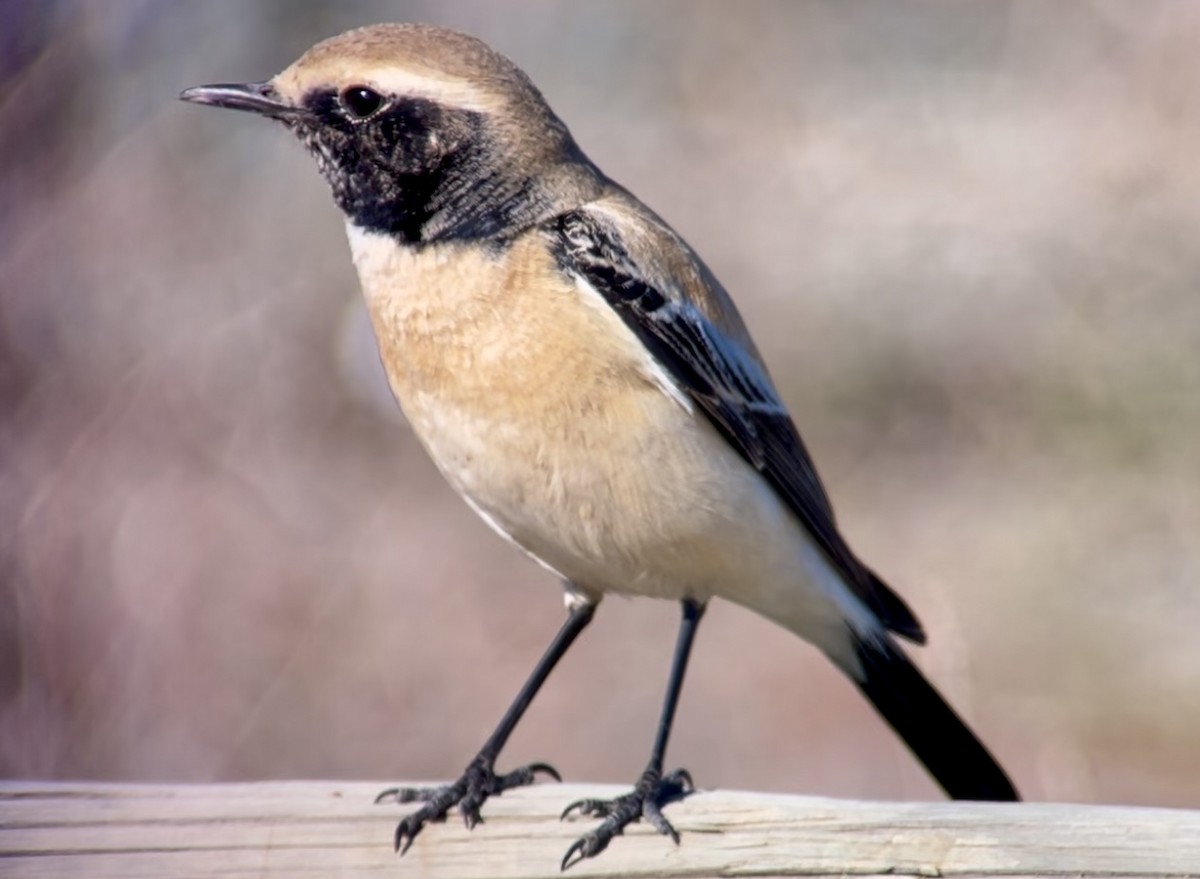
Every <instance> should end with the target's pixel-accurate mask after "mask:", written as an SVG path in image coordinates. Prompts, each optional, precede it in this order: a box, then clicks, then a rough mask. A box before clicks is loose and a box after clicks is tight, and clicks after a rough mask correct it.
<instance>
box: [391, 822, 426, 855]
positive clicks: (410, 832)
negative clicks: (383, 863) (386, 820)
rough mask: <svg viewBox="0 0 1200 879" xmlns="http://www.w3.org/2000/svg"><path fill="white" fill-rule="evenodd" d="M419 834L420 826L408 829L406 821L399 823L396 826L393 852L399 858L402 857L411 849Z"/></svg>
mask: <svg viewBox="0 0 1200 879" xmlns="http://www.w3.org/2000/svg"><path fill="white" fill-rule="evenodd" d="M420 832H421V825H419V824H418V825H417V826H416V827H415V828H414V827H410V826H409V824H408V822H407V821H401V822H400V823H399V824H397V825H396V839H395V851H396V854H398V855H400V857H404V853H405V852H407V851H408V850H409V849H410V848H412V844H413V840H414V839H416V838H417V834H418V833H420Z"/></svg>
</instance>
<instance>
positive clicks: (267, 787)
mask: <svg viewBox="0 0 1200 879" xmlns="http://www.w3.org/2000/svg"><path fill="white" fill-rule="evenodd" d="M379 789H380V785H377V784H363V783H344V784H343V783H336V782H283V783H258V784H213V785H127V784H63V783H15V782H4V783H0V875H2V876H5V877H22V879H24V877H30V879H33V877H37V879H51V877H68V876H88V877H95V879H107V877H122V879H140V877H155V879H158V877H165V876H169V877H190V876H197V877H198V876H206V877H207V876H219V877H227V879H240V877H251V876H254V877H270V876H298V877H326V876H329V877H355V876H365V875H369V874H386V875H388V876H397V877H403V876H422V877H445V879H474V877H481V879H482V877H488V879H493V877H496V879H518V877H530V879H533V877H547V879H548V877H555V876H558V875H560V874H559V872H558V863H559V859H560V858H561V857H562V854H563V852H564V851H565V850H566V848H567V846H569V845H570V843H571V842H572V841H573V840H574V839H575V837H576V836H577V835H578V834H580V833H581V832H583V831H584V830H586V829H587V827H589V826H590V823H589V822H584V821H574V822H559V820H558V815H559V813H560V812H561V811H562V809H563V807H564V805H565V804H566V803H568V802H570V801H572V800H574V799H577V798H579V797H584V796H597V795H600V796H603V795H611V794H612V793H615V792H619V790H620V789H619V788H604V787H594V786H586V787H585V786H578V785H539V786H537V787H532V788H527V789H524V790H519V791H513V792H510V793H508V794H505V795H504V796H503V797H500V798H497V799H495V800H492V801H490V802H489V803H488V804H487V807H486V809H485V817H486V819H487V820H486V823H485V824H483V825H482V826H480V827H478V828H476V830H475V831H473V832H468V831H467V830H466V829H465V828H463V826H462V825H461V823H459V822H458V821H456V820H454V821H449V822H447V823H446V824H444V825H436V826H433V827H430V828H428V829H426V831H425V832H423V833H422V834H421V835H420V837H418V839H417V841H416V843H415V844H414V845H413V848H412V850H411V851H410V852H409V853H408V854H407V855H406V856H405V857H404V858H403V859H398V858H397V857H396V855H395V854H393V853H392V851H391V846H390V839H391V833H392V829H393V827H394V823H395V818H396V817H397V816H398V815H400V814H402V812H401V811H400V810H399V809H398V808H397V807H395V806H390V807H389V806H374V805H372V802H371V800H372V798H373V796H374V794H375V793H376V792H377V791H378V790H379ZM669 815H670V817H671V819H672V821H673V822H674V824H675V826H676V827H677V828H678V829H679V831H680V832H681V833H682V834H683V844H682V845H681V846H679V847H678V848H676V847H675V846H673V845H671V843H670V842H669V841H668V840H666V839H664V838H662V837H659V836H657V835H656V834H655V833H654V832H653V831H652V830H649V829H647V828H645V827H640V826H639V827H636V828H633V829H631V830H630V832H629V833H628V834H627V836H626V837H624V838H622V839H618V840H617V841H616V842H614V843H613V845H612V846H611V847H610V848H609V850H608V851H606V852H605V853H604V854H603V855H602V856H601V857H600V858H598V859H596V860H594V861H588V862H585V863H583V864H580V865H578V866H576V867H574V868H573V869H572V870H571V873H572V874H574V875H596V876H630V877H652V876H688V877H706V876H713V877H716V876H763V877H769V876H797V875H805V876H835V875H836V876H843V875H879V874H890V875H893V876H894V875H919V876H1065V875H1071V876H1116V875H1125V876H1171V877H1185V876H1186V877H1200V812H1194V811H1182V810H1172V809H1140V808H1119V807H1099V806H1072V805H1053V804H1037V803H1024V804H985V803H950V802H937V803H875V802H852V801H846V800H829V799H816V798H811V797H787V796H768V795H764V794H752V793H734V792H727V791H720V792H704V793H700V794H697V795H695V796H693V797H691V798H689V799H688V800H686V801H685V802H682V803H677V804H675V805H673V806H671V807H670V811H669Z"/></svg>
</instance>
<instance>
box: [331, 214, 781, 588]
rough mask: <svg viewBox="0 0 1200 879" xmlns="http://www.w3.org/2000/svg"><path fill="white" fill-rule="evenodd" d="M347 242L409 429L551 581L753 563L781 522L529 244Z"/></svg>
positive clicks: (651, 582) (700, 582)
mask: <svg viewBox="0 0 1200 879" xmlns="http://www.w3.org/2000/svg"><path fill="white" fill-rule="evenodd" d="M350 237H351V244H352V247H353V250H354V255H355V263H356V265H357V267H358V270H359V273H360V277H361V280H362V285H363V291H364V294H365V296H366V301H367V304H368V307H369V310H370V313H371V318H372V322H373V324H374V327H375V332H376V335H377V338H378V342H379V348H380V354H381V357H382V361H383V364H384V367H385V369H386V371H387V375H388V379H389V381H390V383H391V386H392V389H393V391H394V392H395V395H396V397H397V399H398V401H399V402H400V405H401V407H402V409H403V410H404V413H405V415H406V417H407V418H408V420H409V422H410V423H411V425H412V428H413V430H414V431H415V432H416V434H417V436H418V437H419V438H420V440H421V442H422V444H423V445H424V446H425V448H426V449H427V450H428V452H429V454H430V455H431V456H432V458H433V460H434V461H435V462H436V463H437V465H438V467H439V469H440V470H441V471H442V473H443V474H444V475H445V476H446V478H447V479H448V480H449V481H450V483H451V484H452V485H453V486H454V487H455V488H456V489H457V490H458V491H459V492H460V493H462V494H464V495H465V496H466V497H467V498H468V499H469V500H470V502H471V503H472V505H473V506H475V507H476V508H477V509H478V510H479V511H480V512H481V513H482V514H483V515H484V518H485V519H487V520H488V521H489V522H490V524H492V525H493V526H494V527H496V528H497V529H498V530H500V531H502V532H503V533H505V534H506V535H507V536H508V537H510V538H511V539H512V540H514V541H515V542H516V543H518V544H519V545H520V546H522V547H523V548H525V549H526V550H527V551H528V552H530V553H531V554H533V555H534V556H536V557H537V558H539V559H540V560H541V561H543V562H544V563H546V564H547V565H549V566H550V567H552V568H553V569H555V570H557V571H559V572H560V573H562V574H563V575H564V576H566V577H569V578H571V579H573V580H575V581H576V582H578V583H579V584H580V585H583V586H586V587H591V588H595V589H597V590H598V591H607V590H610V589H611V590H618V591H628V592H637V593H644V594H651V595H662V596H665V597H677V596H678V594H680V593H681V592H683V591H686V590H691V591H693V592H700V593H703V592H704V591H705V589H704V581H705V580H706V579H712V578H717V579H720V578H723V577H727V576H729V575H730V574H731V573H732V570H733V569H734V568H735V567H736V566H737V565H738V564H740V563H741V562H742V561H743V559H742V558H739V557H740V556H744V555H745V554H748V553H751V552H760V550H758V548H757V547H758V545H759V544H760V543H761V536H762V535H761V528H763V527H767V528H769V529H770V528H791V527H793V526H792V525H791V524H790V522H788V521H785V520H786V519H788V517H787V516H786V515H785V514H784V513H783V512H782V510H781V507H780V505H779V503H778V501H777V500H776V499H775V498H774V496H773V494H772V493H771V492H770V490H769V488H767V487H766V485H765V483H764V482H763V481H762V480H761V479H760V478H759V476H758V474H757V473H755V472H753V470H752V469H751V468H749V467H748V466H747V465H746V464H745V462H744V461H742V459H741V458H740V457H739V456H738V455H737V453H736V452H734V451H733V450H732V449H731V448H730V447H729V446H728V445H727V444H726V443H725V442H724V441H723V440H722V439H721V437H720V436H718V435H717V433H716V432H715V431H714V430H713V428H712V427H711V426H710V425H709V424H708V423H707V421H706V420H705V419H704V418H703V416H699V415H697V414H696V413H695V412H694V411H691V409H690V408H689V407H688V406H686V405H685V404H684V403H683V402H682V401H681V395H674V396H673V395H671V394H668V393H666V392H664V390H663V387H662V382H661V376H658V377H656V376H655V374H654V372H655V370H657V369H658V367H657V365H656V364H654V363H653V361H651V359H650V355H649V354H648V352H647V351H646V349H645V348H644V347H643V346H642V345H641V343H640V342H639V341H638V340H637V339H636V337H635V336H634V335H633V334H632V332H630V331H629V330H628V328H626V327H625V325H624V324H623V323H622V321H621V319H620V317H619V316H618V315H616V314H615V312H613V311H612V310H611V309H609V308H608V307H607V306H606V305H604V304H603V303H602V302H596V301H593V299H594V297H593V298H589V297H587V296H585V295H582V294H581V292H580V291H579V289H577V287H576V285H575V282H574V281H573V279H571V278H569V277H567V276H566V275H564V274H563V273H562V272H561V271H560V270H559V268H558V267H557V266H556V264H555V263H554V261H553V258H552V257H551V256H550V254H549V253H548V251H547V249H546V248H545V246H544V244H543V242H541V241H539V240H538V239H537V237H536V236H534V235H530V236H527V237H525V238H524V239H521V240H518V241H517V242H515V243H514V244H513V245H511V246H510V247H509V248H508V249H507V250H504V251H493V252H488V251H486V250H483V249H480V248H470V247H463V246H460V245H444V246H437V247H426V248H422V249H420V250H414V249H411V248H405V247H401V246H399V245H396V244H393V243H392V242H391V241H390V240H389V239H387V238H385V237H383V236H379V235H375V234H372V233H363V232H361V231H358V230H355V229H353V228H352V229H351V236H350ZM659 372H661V370H659ZM766 520H770V521H766ZM756 529H757V531H758V533H756ZM743 532H744V533H745V543H746V547H745V551H744V552H743V551H742V549H741V548H740V547H739V545H738V544H739V540H740V539H739V537H738V535H739V534H742V533H743ZM789 542H790V541H789ZM759 561H764V560H761V559H760V560H759ZM744 573H745V572H744V571H743V575H744ZM702 597H706V596H702Z"/></svg>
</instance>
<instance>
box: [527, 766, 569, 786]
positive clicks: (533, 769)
mask: <svg viewBox="0 0 1200 879" xmlns="http://www.w3.org/2000/svg"><path fill="white" fill-rule="evenodd" d="M538 772H544V773H546V775H549V776H550V777H551V778H553V779H554V780H555V781H557V782H560V783H561V782H562V776H561V775H559V774H558V770H557V769H555V768H554V767H553V766H551V765H550V764H549V763H532V764H530V766H529V774H530V775H535V774H537V773H538Z"/></svg>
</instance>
